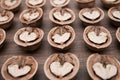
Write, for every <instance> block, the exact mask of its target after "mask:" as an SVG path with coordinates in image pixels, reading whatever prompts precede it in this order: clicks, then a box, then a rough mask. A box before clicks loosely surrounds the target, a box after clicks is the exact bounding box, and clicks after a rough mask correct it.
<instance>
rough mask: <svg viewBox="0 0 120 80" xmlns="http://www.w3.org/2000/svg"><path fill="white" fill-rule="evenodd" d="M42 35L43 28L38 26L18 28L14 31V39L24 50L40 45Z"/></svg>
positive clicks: (33, 48)
mask: <svg viewBox="0 0 120 80" xmlns="http://www.w3.org/2000/svg"><path fill="white" fill-rule="evenodd" d="M43 36H44V32H43V30H41V29H39V28H32V27H25V28H21V29H19V30H18V31H17V32H16V33H15V36H14V41H15V43H16V44H17V45H19V46H20V47H22V48H23V49H25V50H35V49H37V48H38V46H39V45H40V43H41V41H42V39H43Z"/></svg>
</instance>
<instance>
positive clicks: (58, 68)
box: [50, 62, 74, 77]
mask: <svg viewBox="0 0 120 80" xmlns="http://www.w3.org/2000/svg"><path fill="white" fill-rule="evenodd" d="M73 68H74V66H73V65H72V64H71V63H69V62H65V63H64V64H63V65H61V63H60V62H53V63H52V64H51V65H50V70H51V72H52V73H53V74H55V75H56V76H61V77H63V76H65V75H67V74H68V73H70V72H71V71H72V70H73Z"/></svg>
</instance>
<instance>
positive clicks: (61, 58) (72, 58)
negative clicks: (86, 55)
mask: <svg viewBox="0 0 120 80" xmlns="http://www.w3.org/2000/svg"><path fill="white" fill-rule="evenodd" d="M79 66H80V63H79V59H78V58H77V57H76V55H74V54H72V53H66V54H62V53H60V54H53V55H51V56H49V57H48V59H47V60H46V61H45V64H44V72H45V74H46V76H47V77H48V78H49V79H50V80H70V79H72V78H73V77H74V76H75V75H76V74H77V72H78V71H79Z"/></svg>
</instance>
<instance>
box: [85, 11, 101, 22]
mask: <svg viewBox="0 0 120 80" xmlns="http://www.w3.org/2000/svg"><path fill="white" fill-rule="evenodd" d="M100 15H101V14H100V12H99V11H97V10H93V11H89V12H84V13H83V16H84V17H85V18H87V19H90V20H95V19H98V18H99V17H100Z"/></svg>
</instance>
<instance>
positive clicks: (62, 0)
mask: <svg viewBox="0 0 120 80" xmlns="http://www.w3.org/2000/svg"><path fill="white" fill-rule="evenodd" d="M69 2H70V0H50V3H51V4H52V6H54V7H65V6H67V5H68V4H69Z"/></svg>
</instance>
